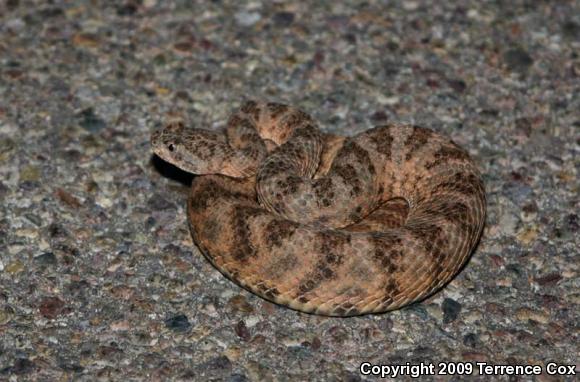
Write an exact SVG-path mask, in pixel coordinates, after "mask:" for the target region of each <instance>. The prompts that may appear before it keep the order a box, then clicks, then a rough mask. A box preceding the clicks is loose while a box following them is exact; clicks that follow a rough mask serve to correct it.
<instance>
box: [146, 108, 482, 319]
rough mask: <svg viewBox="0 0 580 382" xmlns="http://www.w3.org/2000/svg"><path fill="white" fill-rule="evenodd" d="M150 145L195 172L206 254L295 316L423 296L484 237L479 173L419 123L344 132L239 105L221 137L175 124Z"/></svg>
mask: <svg viewBox="0 0 580 382" xmlns="http://www.w3.org/2000/svg"><path fill="white" fill-rule="evenodd" d="M151 143H152V147H153V150H154V152H155V153H156V154H157V155H158V156H160V157H161V158H162V159H164V160H166V161H168V162H170V163H172V164H174V165H176V166H178V167H180V168H181V169H183V170H185V171H188V172H192V173H195V174H199V175H202V176H197V177H195V178H194V180H193V183H192V188H191V194H190V197H189V201H188V220H189V224H190V228H191V233H192V236H193V240H194V242H195V243H196V245H197V246H198V247H199V248H200V250H201V251H202V252H203V254H204V255H205V256H206V257H207V259H208V260H209V261H210V262H211V263H212V264H213V265H214V266H215V267H216V268H217V269H218V270H220V271H221V272H222V273H223V274H224V275H226V276H227V277H228V278H230V279H231V280H233V281H234V282H236V283H238V284H239V285H241V286H243V287H245V288H247V289H249V290H250V291H252V292H254V293H255V294H257V295H259V296H261V297H263V298H265V299H267V300H270V301H273V302H275V303H278V304H281V305H285V306H288V307H290V308H293V309H297V310H300V311H304V312H309V313H316V314H323V315H331V316H352V315H360V314H365V313H378V312H384V311H388V310H393V309H396V308H400V307H402V306H404V305H407V304H409V303H412V302H415V301H418V300H421V299H423V298H425V297H426V296H428V295H430V294H431V293H433V292H434V291H436V290H438V289H439V288H441V287H442V286H443V285H444V284H446V283H447V282H448V281H450V280H451V279H452V278H453V277H454V276H455V274H456V273H457V272H458V271H459V270H460V268H461V267H462V266H463V265H464V264H465V262H466V261H467V259H468V257H469V254H470V253H471V251H472V250H473V248H474V247H475V245H476V243H477V241H478V238H479V236H480V234H481V231H482V229H483V225H484V220H485V192H484V187H483V183H482V180H481V176H480V174H479V172H478V170H477V168H476V167H475V165H474V163H473V162H472V161H471V159H470V158H469V156H468V154H467V153H466V152H465V151H464V150H463V149H462V148H460V147H459V146H457V145H456V144H455V143H454V142H452V141H451V140H449V139H447V138H445V137H443V136H441V135H439V134H437V133H435V132H433V131H431V130H429V129H425V128H421V127H417V126H409V125H397V124H388V125H385V126H378V127H375V128H373V129H370V130H367V131H365V132H363V133H361V134H358V135H356V136H354V137H341V136H336V135H330V134H324V133H322V132H321V131H320V130H319V129H318V128H317V126H316V122H315V121H314V120H313V119H312V118H311V117H310V116H309V115H308V114H306V113H304V112H302V111H300V110H298V109H296V108H292V107H289V106H286V105H283V104H279V103H258V102H254V101H249V102H246V103H245V104H244V105H243V106H242V107H241V108H240V110H239V111H238V112H236V113H234V114H233V115H232V116H231V117H230V118H229V120H228V123H227V126H226V128H225V130H224V131H223V132H219V133H218V132H212V131H209V130H204V129H197V128H188V127H185V126H184V125H183V124H182V123H172V124H169V125H168V126H166V127H165V128H164V129H162V130H160V131H157V132H154V133H153V135H152V137H151Z"/></svg>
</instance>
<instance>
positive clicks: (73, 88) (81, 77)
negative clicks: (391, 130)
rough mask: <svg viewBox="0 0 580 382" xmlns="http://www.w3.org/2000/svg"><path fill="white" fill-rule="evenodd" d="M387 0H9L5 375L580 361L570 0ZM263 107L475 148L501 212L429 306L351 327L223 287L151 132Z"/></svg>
mask: <svg viewBox="0 0 580 382" xmlns="http://www.w3.org/2000/svg"><path fill="white" fill-rule="evenodd" d="M105 3H106V4H105ZM388 3H389V4H388V5H386V2H362V3H361V2H355V1H351V0H347V1H341V2H336V1H335V2H333V1H327V0H324V1H317V2H308V3H305V2H304V3H303V2H282V1H276V2H265V1H264V2H262V1H254V2H248V3H245V2H237V1H231V0H223V1H211V2H209V1H208V2H203V5H201V3H189V2H183V1H180V2H177V1H175V2H174V1H158V0H144V1H121V2H98V3H84V2H70V1H68V2H66V1H62V0H55V1H52V2H45V1H32V2H24V1H18V0H9V1H4V2H0V163H1V166H0V338H1V340H0V344H1V345H0V348H1V351H0V380H69V379H74V380H87V381H90V380H96V379H102V380H123V379H126V380H226V381H227V380H229V381H267V380H320V381H322V380H352V381H358V380H374V377H372V378H371V376H365V375H362V374H361V373H360V372H359V366H360V364H361V363H362V362H370V363H372V364H403V365H404V364H405V363H406V362H411V363H419V362H421V361H423V362H434V363H438V362H443V361H470V362H488V363H490V364H495V365H499V364H520V365H525V364H539V365H543V366H545V365H546V364H547V363H548V362H550V361H555V362H558V363H562V364H570V365H573V364H577V363H578V359H577V354H578V351H577V350H578V349H577V339H576V338H575V336H577V323H578V321H579V320H580V317H579V314H580V313H579V312H580V308H579V306H578V305H579V304H580V299H579V298H578V290H579V278H578V265H577V263H578V260H577V259H578V253H579V244H580V243H579V241H580V234H579V229H580V223H579V218H578V212H577V211H579V210H580V199H579V197H578V195H579V194H580V184H579V182H578V178H579V175H578V170H579V167H580V162H579V161H578V158H580V155H579V151H580V138H579V136H578V129H579V127H580V115H579V114H578V110H580V98H579V97H578V94H579V92H580V80H579V78H580V58H579V57H578V53H577V52H578V51H580V38H579V35H580V32H579V31H580V28H579V25H580V20H579V19H578V18H577V15H578V14H579V13H580V12H579V8H578V4H577V3H575V2H559V3H558V6H530V5H529V4H528V3H521V4H520V3H517V2H516V3H510V4H509V7H506V6H505V5H504V4H502V3H499V2H496V3H493V4H492V3H487V2H462V3H461V4H459V3H457V2H454V1H449V0H444V1H439V2H437V3H436V4H430V5H427V4H426V3H425V2H420V1H412V2H411V1H395V2H388ZM249 98H258V99H268V100H270V99H271V100H274V101H282V102H286V103H289V104H293V105H297V106H299V107H301V108H304V109H305V110H307V111H308V112H309V113H311V114H312V115H313V116H314V117H316V118H317V119H318V120H319V122H320V124H321V126H322V128H323V129H324V130H325V131H328V132H334V133H337V134H345V135H353V134H356V133H359V132H361V131H364V130H366V129H368V128H370V127H371V126H372V125H373V124H381V123H386V122H387V121H397V122H410V123H415V124H418V125H424V126H427V127H430V128H432V129H435V130H437V131H439V132H442V133H444V134H447V135H449V136H451V137H452V138H453V139H454V140H455V142H457V143H458V144H460V145H461V146H463V147H466V148H467V149H468V150H469V152H470V154H471V155H472V156H473V157H474V158H475V159H476V161H477V162H478V164H479V165H480V168H481V170H482V173H483V175H484V179H485V182H486V189H487V195H488V212H489V215H488V219H487V226H486V229H485V232H484V235H483V238H482V240H481V242H480V244H479V247H478V248H477V250H476V252H475V253H474V255H473V257H472V259H471V261H470V262H469V263H468V264H467V266H466V267H465V268H464V270H463V271H462V272H461V273H460V274H459V276H458V277H457V278H456V279H455V280H454V281H453V282H451V283H450V284H449V285H448V286H447V287H446V288H445V289H443V290H442V291H441V292H439V293H437V294H436V295H434V296H432V297H430V298H429V299H427V300H426V301H423V302H422V303H421V304H418V305H415V306H411V307H408V308H406V309H403V310H400V311H395V312H391V313H387V314H384V315H376V316H365V317H357V318H350V319H333V318H325V317H317V316H310V315H305V314H300V313H296V312H294V311H291V310H288V309H284V308H281V307H278V306H276V305H273V304H271V303H268V302H266V301H264V300H261V299H260V298H258V297H256V296H254V295H253V294H250V293H247V292H246V291H244V290H242V289H240V288H238V287H237V286H235V285H234V284H232V283H231V282H229V281H227V280H226V279H225V278H224V277H223V276H222V275H221V274H219V272H217V271H216V270H215V269H214V268H213V267H212V266H211V265H210V264H209V263H208V262H207V261H206V260H205V259H204V258H203V257H202V256H201V254H200V252H199V251H198V250H197V249H196V248H195V247H194V246H193V245H192V240H191V238H190V236H189V230H188V227H187V221H186V218H185V209H184V207H185V201H186V197H187V192H188V189H187V184H188V183H189V182H190V181H191V176H188V175H187V174H183V173H181V172H179V171H178V170H177V169H175V168H172V167H171V166H170V165H167V164H165V163H163V162H161V161H159V160H155V159H153V158H152V157H151V154H150V147H149V136H150V133H151V131H153V130H154V129H156V128H159V127H160V126H162V125H163V124H164V123H166V122H167V121H168V120H171V119H175V118H182V119H184V120H185V121H186V122H187V123H189V124H194V125H196V126H203V127H207V128H213V129H217V128H219V127H221V126H223V124H224V123H225V118H226V117H227V116H228V115H229V114H230V113H231V112H232V111H233V110H235V109H236V108H237V107H238V106H239V105H240V103H241V102H242V101H243V100H244V99H249ZM524 379H525V378H524ZM540 379H541V380H550V379H549V378H548V376H547V375H542V376H541V378H540ZM552 380H557V379H552Z"/></svg>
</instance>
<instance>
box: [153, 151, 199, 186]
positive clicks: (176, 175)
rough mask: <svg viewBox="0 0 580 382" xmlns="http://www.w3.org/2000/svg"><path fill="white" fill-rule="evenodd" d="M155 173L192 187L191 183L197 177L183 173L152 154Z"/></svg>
mask: <svg viewBox="0 0 580 382" xmlns="http://www.w3.org/2000/svg"><path fill="white" fill-rule="evenodd" d="M149 162H150V163H151V165H152V166H153V168H154V169H155V171H157V172H158V173H159V174H160V175H161V176H163V177H165V178H168V179H171V180H175V181H177V182H179V183H181V184H183V185H184V186H187V187H189V186H191V181H192V180H193V178H194V177H195V175H193V174H191V173H189V172H186V171H183V170H182V169H180V168H179V167H177V166H174V165H172V164H171V163H169V162H165V161H164V160H163V159H161V158H159V157H158V156H157V155H155V154H152V155H151V159H150V161H149Z"/></svg>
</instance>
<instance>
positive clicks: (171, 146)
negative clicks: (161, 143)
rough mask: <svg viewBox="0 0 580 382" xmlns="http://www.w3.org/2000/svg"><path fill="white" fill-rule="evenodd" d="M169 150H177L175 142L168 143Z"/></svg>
mask: <svg viewBox="0 0 580 382" xmlns="http://www.w3.org/2000/svg"><path fill="white" fill-rule="evenodd" d="M167 150H169V151H174V150H175V146H174V145H173V143H170V144H168V145H167Z"/></svg>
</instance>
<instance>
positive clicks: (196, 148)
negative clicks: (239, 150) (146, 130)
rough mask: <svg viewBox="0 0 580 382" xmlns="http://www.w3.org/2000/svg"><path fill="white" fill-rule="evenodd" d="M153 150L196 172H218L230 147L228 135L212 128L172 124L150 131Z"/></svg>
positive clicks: (168, 160) (179, 165) (165, 158)
mask: <svg viewBox="0 0 580 382" xmlns="http://www.w3.org/2000/svg"><path fill="white" fill-rule="evenodd" d="M151 147H152V149H153V152H154V153H155V154H156V155H157V156H158V157H160V158H161V159H163V160H164V161H166V162H169V163H171V164H172V165H174V166H177V167H179V168H180V169H182V170H184V171H187V172H190V173H193V174H217V173H220V170H221V162H220V160H219V158H223V154H224V153H223V152H224V150H225V149H226V148H227V143H226V142H225V137H224V136H223V134H219V133H216V132H213V131H209V130H204V129H196V128H191V127H186V126H185V125H184V123H183V122H181V121H179V122H172V123H169V124H168V125H167V126H165V127H164V128H163V129H161V130H157V131H155V132H153V134H151Z"/></svg>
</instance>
